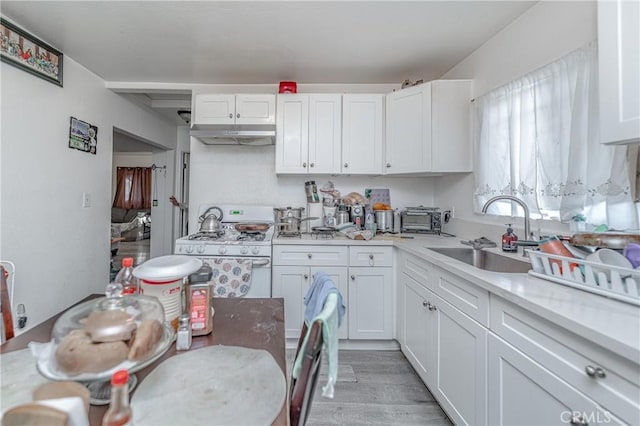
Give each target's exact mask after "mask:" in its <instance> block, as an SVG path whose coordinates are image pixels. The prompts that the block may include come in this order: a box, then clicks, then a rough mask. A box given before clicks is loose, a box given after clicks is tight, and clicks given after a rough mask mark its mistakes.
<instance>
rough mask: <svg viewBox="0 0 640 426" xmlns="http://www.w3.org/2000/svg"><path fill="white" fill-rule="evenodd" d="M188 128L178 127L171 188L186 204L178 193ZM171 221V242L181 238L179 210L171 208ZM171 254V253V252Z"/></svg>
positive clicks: (188, 146) (189, 142)
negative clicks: (173, 178) (173, 180)
mask: <svg viewBox="0 0 640 426" xmlns="http://www.w3.org/2000/svg"><path fill="white" fill-rule="evenodd" d="M189 130H190V129H189V126H178V129H177V138H178V141H177V142H178V143H177V146H176V167H175V176H176V178H175V185H174V187H173V194H174V195H175V196H176V197H177V198H178V200H179V201H180V202H186V201H188V200H182V199H180V191H181V188H182V153H184V152H190V150H191V146H190V145H191V137H190V136H189ZM171 220H172V224H173V230H172V232H171V235H172V236H173V240H176V239H177V238H179V237H181V235H179V234H180V209H178V208H173V209H172V211H171ZM172 252H173V251H172Z"/></svg>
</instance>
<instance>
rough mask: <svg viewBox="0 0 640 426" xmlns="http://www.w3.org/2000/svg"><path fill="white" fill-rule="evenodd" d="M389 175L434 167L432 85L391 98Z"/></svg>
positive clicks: (415, 88) (388, 149)
mask: <svg viewBox="0 0 640 426" xmlns="http://www.w3.org/2000/svg"><path fill="white" fill-rule="evenodd" d="M386 137H387V138H386V144H385V145H386V149H385V151H386V164H385V168H386V169H387V170H386V172H387V173H411V172H423V171H425V170H427V169H428V168H430V166H431V85H430V84H428V83H427V84H421V85H419V86H415V87H411V88H408V89H403V90H399V91H397V92H393V93H390V94H388V95H387V135H386Z"/></svg>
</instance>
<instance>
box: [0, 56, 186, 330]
mask: <svg viewBox="0 0 640 426" xmlns="http://www.w3.org/2000/svg"><path fill="white" fill-rule="evenodd" d="M0 71H1V73H2V74H1V86H0V88H1V91H2V93H1V100H2V109H1V113H2V120H1V123H2V129H1V139H0V148H1V151H2V156H1V160H2V163H1V171H0V174H1V175H0V177H1V179H0V181H1V182H2V187H1V194H0V199H1V205H2V211H1V215H0V231H1V235H2V240H1V241H0V258H2V259H7V260H11V261H13V262H15V263H16V268H17V273H16V291H15V297H14V303H15V304H18V303H24V304H25V306H26V308H27V314H28V316H29V322H28V327H32V326H34V325H36V324H37V323H39V322H41V321H43V320H45V319H47V318H48V317H50V316H51V315H52V314H54V313H56V312H59V311H60V310H62V309H64V308H66V307H68V306H69V305H71V304H72V303H74V302H76V301H78V300H79V299H81V298H83V297H85V296H87V295H88V294H90V293H96V292H102V291H104V288H105V285H106V284H107V280H108V277H109V275H108V273H109V235H110V232H109V223H110V207H111V201H112V200H111V175H112V147H113V143H112V136H113V127H114V126H116V127H117V128H118V129H122V130H124V131H126V132H129V133H131V134H133V135H138V136H140V137H142V138H144V139H146V140H149V141H154V142H155V143H157V144H159V145H162V146H164V147H166V148H167V149H175V146H176V127H175V125H173V124H169V123H167V122H165V121H164V119H163V118H162V117H161V116H160V115H158V114H157V113H155V112H152V111H151V110H146V109H143V108H141V107H140V106H137V105H135V104H133V103H131V102H130V101H128V100H126V99H124V98H123V97H121V96H119V95H117V94H115V93H113V92H111V91H109V90H107V89H105V83H104V81H103V80H102V79H100V78H99V77H98V76H96V75H94V74H93V73H91V72H89V71H88V70H87V69H85V68H84V67H82V66H81V65H80V64H78V63H77V62H75V61H74V60H73V59H71V58H69V57H65V58H64V87H58V86H55V85H53V84H51V83H49V82H47V81H44V80H42V79H40V78H37V77H34V76H32V75H30V74H28V73H25V72H24V71H21V70H19V69H17V68H14V67H12V66H10V65H7V64H5V63H2V65H1V67H0ZM70 116H73V117H76V118H78V119H81V120H84V121H87V122H89V123H92V124H95V125H97V126H98V147H97V148H98V149H97V155H92V154H88V153H85V152H81V151H78V150H74V149H70V148H68V134H69V117H70ZM85 191H86V192H88V193H90V194H91V202H92V205H91V207H89V208H83V207H82V203H81V200H82V193H83V192H85ZM20 331H24V330H18V332H20Z"/></svg>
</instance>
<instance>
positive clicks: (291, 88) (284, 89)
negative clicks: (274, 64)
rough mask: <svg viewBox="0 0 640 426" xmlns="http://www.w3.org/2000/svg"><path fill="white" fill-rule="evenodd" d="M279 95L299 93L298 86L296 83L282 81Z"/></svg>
mask: <svg viewBox="0 0 640 426" xmlns="http://www.w3.org/2000/svg"><path fill="white" fill-rule="evenodd" d="M278 93H298V85H297V83H296V82H295V81H281V82H280V88H279V89H278Z"/></svg>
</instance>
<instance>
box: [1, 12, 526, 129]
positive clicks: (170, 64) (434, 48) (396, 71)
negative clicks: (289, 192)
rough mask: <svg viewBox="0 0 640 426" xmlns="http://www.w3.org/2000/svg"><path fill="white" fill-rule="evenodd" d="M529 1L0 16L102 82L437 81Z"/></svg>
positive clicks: (174, 117)
mask: <svg viewBox="0 0 640 426" xmlns="http://www.w3.org/2000/svg"><path fill="white" fill-rule="evenodd" d="M535 3H536V2H535V1H519V0H515V1H479V0H467V1H406V2H405V1H351V2H345V1H317V2H314V1H282V2H271V1H254V2H249V1H200V2H196V1H158V2H155V1H99V2H97V1H40V2H36V1H8V0H2V3H1V8H2V9H1V12H2V15H3V16H6V17H8V18H9V19H11V20H12V21H14V22H15V23H16V24H18V25H19V26H21V27H23V28H25V29H27V30H28V31H30V32H32V33H34V34H35V35H37V36H38V37H40V38H42V39H43V40H45V41H46V42H48V43H49V44H51V45H53V46H54V47H56V48H57V49H59V50H61V51H62V52H63V53H64V54H65V55H66V56H67V57H70V58H73V59H74V60H75V61H77V62H79V63H80V64H82V65H83V66H85V67H86V68H88V69H89V70H91V71H92V72H94V73H95V74H97V75H99V76H100V77H101V78H103V79H104V80H105V81H109V82H163V83H193V84H197V83H199V84H265V83H271V84H274V83H277V82H279V81H282V80H293V81H297V82H298V83H309V84H311V83H348V84H349V83H397V84H400V83H401V82H402V81H403V80H405V79H411V80H418V79H424V80H425V81H428V80H433V79H437V78H439V77H441V76H442V75H443V74H444V73H445V72H447V71H448V70H449V69H451V68H452V67H453V66H454V65H456V64H457V63H458V62H460V61H461V60H462V59H464V58H465V57H466V56H468V55H469V54H470V53H472V52H473V51H474V50H475V49H477V48H478V47H480V46H481V45H482V44H483V43H484V42H485V41H486V40H488V39H489V38H491V37H492V36H493V35H494V34H496V33H497V32H498V31H500V30H501V29H502V28H504V27H505V26H506V25H508V24H509V23H510V22H512V21H513V20H514V19H515V18H517V17H518V16H519V15H521V14H522V13H523V12H525V11H526V10H527V9H529V8H530V7H531V6H532V5H533V4H535ZM149 99H150V100H151V99H152V96H151V95H149ZM156 104H158V105H161V104H162V103H158V102H156ZM165 105H167V103H165ZM155 108H158V109H161V108H159V107H155ZM165 109H166V110H165V111H161V112H163V113H165V114H166V116H167V117H172V118H171V119H172V120H174V121H175V122H176V123H181V120H180V118H179V117H177V114H176V110H177V109H179V108H177V107H168V106H165ZM176 120H178V121H176Z"/></svg>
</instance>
